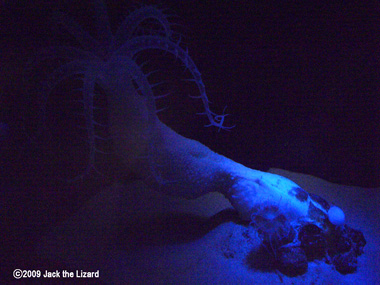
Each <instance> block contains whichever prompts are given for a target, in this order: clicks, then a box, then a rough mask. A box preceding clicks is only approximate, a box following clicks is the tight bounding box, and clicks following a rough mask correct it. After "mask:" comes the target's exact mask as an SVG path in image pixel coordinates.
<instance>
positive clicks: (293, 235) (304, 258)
mask: <svg viewBox="0 0 380 285" xmlns="http://www.w3.org/2000/svg"><path fill="white" fill-rule="evenodd" d="M252 222H253V223H252V224H253V226H254V227H255V228H256V230H257V231H258V233H259V237H260V238H261V240H262V245H261V247H260V248H259V249H258V250H257V252H255V254H251V255H249V256H248V257H247V262H248V263H249V264H250V265H251V266H253V267H257V266H255V265H257V264H259V263H258V262H257V259H258V258H259V259H260V267H261V269H277V270H279V271H280V272H282V273H283V274H285V275H287V276H297V275H302V274H304V273H306V272H307V268H308V262H310V261H313V260H316V259H318V260H323V261H325V262H326V263H328V264H332V265H333V266H334V268H335V269H336V270H337V271H338V272H340V273H342V274H348V273H353V272H355V271H356V269H357V266H358V263H357V257H358V256H359V255H361V254H362V253H363V248H364V246H365V244H366V240H365V238H364V235H363V233H362V232H360V231H358V230H355V229H352V228H350V227H349V226H347V225H344V226H334V225H332V224H329V225H328V226H326V228H325V229H323V228H320V227H319V226H317V225H315V224H313V223H304V224H302V225H300V226H297V227H293V226H292V225H291V224H290V223H289V222H288V221H287V220H286V218H285V217H284V216H283V215H279V216H277V217H276V218H274V219H270V220H269V219H265V218H263V217H260V216H257V217H255V220H254V221H252ZM255 259H256V260H255Z"/></svg>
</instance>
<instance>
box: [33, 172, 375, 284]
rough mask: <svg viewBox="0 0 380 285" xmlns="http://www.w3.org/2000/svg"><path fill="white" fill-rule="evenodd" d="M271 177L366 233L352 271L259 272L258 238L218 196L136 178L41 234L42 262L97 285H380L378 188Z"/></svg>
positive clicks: (313, 265)
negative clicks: (182, 193) (90, 277)
mask: <svg viewBox="0 0 380 285" xmlns="http://www.w3.org/2000/svg"><path fill="white" fill-rule="evenodd" d="M269 172H271V173H275V174H279V175H282V176H284V177H287V178H289V179H291V180H293V181H294V182H295V183H297V184H299V185H300V186H301V187H302V188H304V189H305V190H306V191H308V192H312V193H315V194H317V195H319V196H321V197H324V198H325V199H326V200H327V201H329V202H330V203H333V204H336V205H337V206H339V207H340V208H342V209H343V210H344V211H345V215H346V222H347V224H348V225H349V226H350V227H352V228H354V229H358V230H360V231H362V232H363V234H364V236H365V238H366V241H367V244H366V246H365V247H364V254H363V255H361V256H359V257H358V269H357V271H356V272H355V273H353V274H346V275H343V274H340V273H339V272H337V271H336V270H335V269H334V267H333V265H331V264H327V263H325V262H324V261H319V260H316V261H313V262H309V264H308V271H307V273H306V274H304V275H302V276H297V277H288V276H286V275H284V274H282V273H280V272H278V271H270V270H265V269H257V268H255V267H254V266H252V264H251V263H249V262H247V258H256V263H260V259H258V258H257V257H255V256H254V253H253V252H254V251H253V249H255V248H257V247H258V245H259V244H260V240H259V239H258V237H257V235H256V234H254V233H253V231H250V234H249V235H247V225H245V224H242V223H241V221H240V220H239V218H238V217H237V215H236V212H235V211H233V210H232V209H231V205H230V204H229V202H228V201H227V200H226V199H225V198H224V197H223V196H222V195H220V194H219V193H209V194H207V195H205V196H203V197H200V198H198V199H195V200H185V199H178V198H174V197H169V196H165V195H162V194H160V193H157V192H154V191H151V190H149V189H148V188H147V187H146V186H145V184H143V183H142V182H139V181H137V182H136V181H135V182H131V183H129V184H124V185H114V186H112V187H110V188H107V189H104V191H102V192H100V193H98V194H97V195H96V196H94V197H93V198H92V199H91V200H89V201H88V202H87V203H86V204H85V205H84V206H83V207H82V209H81V210H80V211H79V212H78V213H76V214H74V215H73V216H72V217H71V218H70V219H69V220H67V221H66V222H64V223H63V224H61V225H59V226H57V227H55V228H54V229H52V230H51V232H50V233H49V234H48V235H47V236H45V237H44V238H43V239H42V240H41V242H40V244H39V245H37V252H38V254H39V255H40V258H41V259H42V260H45V261H46V263H47V264H48V263H49V262H55V264H57V262H58V264H61V266H64V268H66V269H70V270H78V269H81V270H88V271H96V270H99V272H100V278H99V280H97V281H100V282H104V283H111V284H264V283H266V284H276V283H282V284H379V283H380V270H379V268H380V253H379V248H380V230H379V225H380V215H379V210H378V207H379V206H380V188H359V187H352V186H343V185H338V184H333V183H329V182H327V181H325V180H322V179H319V178H316V177H313V176H310V175H305V174H298V173H292V172H289V171H285V170H281V169H270V170H269Z"/></svg>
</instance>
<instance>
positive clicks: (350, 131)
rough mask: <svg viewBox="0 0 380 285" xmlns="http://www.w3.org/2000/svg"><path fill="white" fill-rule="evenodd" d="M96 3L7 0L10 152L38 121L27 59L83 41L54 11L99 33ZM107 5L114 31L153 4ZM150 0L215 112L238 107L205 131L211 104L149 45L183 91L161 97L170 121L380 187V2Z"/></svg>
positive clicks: (256, 155) (255, 157) (236, 146)
mask: <svg viewBox="0 0 380 285" xmlns="http://www.w3.org/2000/svg"><path fill="white" fill-rule="evenodd" d="M20 2H22V3H20ZM52 2H54V3H52ZM87 2H88V1H41V0H38V1H19V2H17V1H5V2H4V3H3V4H2V7H1V41H0V42H1V55H0V58H1V69H2V70H1V76H0V77H1V79H0V80H1V81H0V86H1V97H0V101H1V102H0V103H1V113H0V114H1V121H2V122H6V123H7V124H8V125H9V126H10V134H11V136H10V138H9V139H8V142H7V143H4V142H3V143H2V144H3V145H2V152H3V157H5V156H6V153H7V152H9V151H10V145H11V147H12V150H11V151H13V153H14V151H15V149H16V148H17V147H18V146H22V145H23V143H22V140H23V135H22V134H21V131H20V129H21V126H22V125H23V124H25V121H27V119H25V117H26V118H28V117H27V116H24V114H25V113H26V111H25V110H24V109H23V108H25V106H24V105H23V100H24V98H25V97H23V95H25V94H26V91H25V90H24V89H23V88H24V87H23V81H22V80H21V79H22V75H21V74H22V69H23V64H24V63H25V61H26V60H27V59H28V57H29V56H30V55H31V54H33V53H34V52H35V51H37V50H39V49H40V48H41V47H44V46H47V45H50V44H56V43H59V42H65V41H67V42H68V43H74V44H75V41H73V40H72V39H70V38H69V37H68V36H67V35H65V33H64V32H63V31H62V30H59V29H57V28H56V27H55V26H54V25H53V24H52V21H51V19H50V17H49V15H50V14H51V13H50V12H51V10H53V9H56V8H57V7H60V9H62V10H65V11H68V13H69V14H71V15H73V17H74V18H75V19H77V20H78V22H80V23H81V24H82V25H84V26H85V28H86V29H88V30H90V31H91V30H93V29H94V27H93V26H91V23H92V19H91V12H92V11H91V5H90V4H89V3H87ZM332 2H334V1H332ZM106 3H107V5H108V7H109V10H110V19H111V22H112V25H113V27H114V28H115V27H117V25H118V23H120V22H121V21H122V19H123V15H126V14H128V12H129V11H132V10H133V9H134V8H136V7H139V6H140V5H141V4H142V1H106ZM143 3H145V4H155V5H157V6H158V7H160V8H167V13H169V14H172V15H175V17H171V18H170V20H171V21H172V22H173V23H175V24H176V25H173V29H174V30H175V31H176V32H178V33H181V34H182V35H183V37H182V47H188V50H189V54H190V55H191V57H192V59H193V60H194V62H195V63H196V64H197V66H198V69H199V70H200V72H201V73H202V76H203V80H204V83H205V85H206V90H207V93H208V96H209V100H210V101H211V102H212V105H211V108H212V110H213V111H215V112H217V113H221V112H222V110H223V108H224V107H225V106H227V109H226V112H227V113H230V114H231V116H228V117H226V124H227V125H236V127H235V128H233V129H232V130H231V131H223V130H222V131H220V132H218V130H217V129H216V128H204V127H203V126H204V125H206V124H207V123H208V122H207V120H206V118H204V117H203V116H197V115H195V113H197V112H202V105H201V104H200V103H199V102H198V101H197V100H196V99H189V98H188V96H187V95H188V94H189V95H193V96H196V95H198V93H197V89H196V87H195V85H194V84H191V83H188V82H183V81H181V79H186V78H190V74H189V73H188V72H186V71H185V70H184V68H183V66H182V65H181V63H180V62H179V60H176V59H175V58H174V57H173V56H171V55H168V54H160V53H158V54H153V53H152V55H150V54H149V53H148V54H147V55H145V58H148V59H150V61H149V64H150V65H151V66H152V69H158V70H159V72H161V74H163V78H165V77H166V78H168V79H170V80H171V81H170V83H168V84H166V86H165V88H167V89H171V90H173V91H174V93H175V95H172V96H171V97H169V98H168V99H167V100H166V101H165V100H164V101H163V103H159V104H162V106H165V107H168V109H167V110H165V111H163V112H162V113H160V118H161V119H162V120H163V121H164V122H165V123H167V124H168V125H169V126H171V127H172V128H173V129H175V130H176V131H178V132H179V133H181V134H182V135H184V136H186V137H190V138H193V139H196V140H199V141H201V142H202V143H204V144H206V145H207V146H209V147H210V148H211V149H212V150H214V151H216V152H218V153H221V154H223V155H225V156H227V157H229V158H231V159H233V160H235V161H238V162H241V163H243V164H244V165H246V166H249V167H252V168H256V169H260V170H264V171H265V170H268V169H269V168H270V167H276V168H283V169H287V170H291V171H295V172H301V173H306V174H311V175H315V176H317V177H321V178H323V179H326V180H328V181H332V182H336V183H340V184H346V185H358V186H365V187H375V186H379V185H380V167H379V159H380V149H379V145H380V136H379V117H380V115H379V114H380V103H379V102H380V100H379V95H378V94H379V90H380V89H379V78H380V74H379V70H380V53H379V52H380V45H379V44H380V43H379V41H380V40H379V39H380V4H378V3H376V1H365V2H364V1H357V2H356V1H345V2H344V3H336V4H334V3H331V2H330V1H322V2H321V1H144V2H143ZM143 57H144V56H143ZM150 57H151V58H150ZM141 61H142V60H141ZM165 88H163V89H165ZM160 92H164V91H162V90H161V91H160V90H158V91H157V93H160ZM57 98H60V97H57ZM20 106H21V107H20ZM56 108H60V107H59V106H58V107H57V106H56ZM62 108H63V107H62ZM29 113H30V112H29ZM62 118H63V119H64V118H65V117H64V116H62ZM60 124H62V123H60ZM59 126H60V125H59V123H58V125H57V128H59ZM69 136H70V135H68V137H69ZM53 140H54V139H53ZM60 143H61V144H64V142H63V143H62V142H60ZM50 159H51V158H50Z"/></svg>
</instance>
